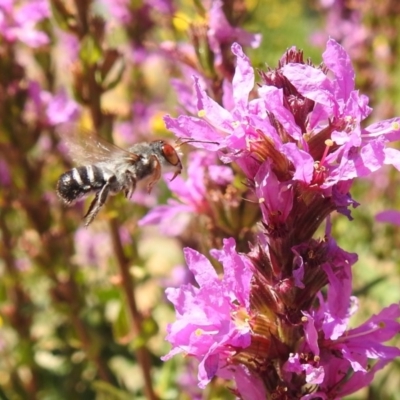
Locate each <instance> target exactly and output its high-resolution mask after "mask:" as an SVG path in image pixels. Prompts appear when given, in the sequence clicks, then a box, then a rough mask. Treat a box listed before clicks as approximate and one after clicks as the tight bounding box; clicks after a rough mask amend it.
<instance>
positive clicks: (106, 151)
mask: <svg viewBox="0 0 400 400" xmlns="http://www.w3.org/2000/svg"><path fill="white" fill-rule="evenodd" d="M57 131H58V134H59V135H60V137H61V141H62V143H63V144H64V145H65V147H66V148H67V152H68V155H69V156H70V157H71V159H72V160H73V161H74V162H75V163H76V164H77V165H89V164H96V163H98V162H103V161H109V160H113V159H118V160H120V161H123V160H126V161H128V162H134V161H137V160H138V159H139V156H138V155H137V154H134V153H131V152H129V151H127V150H124V149H121V147H118V146H116V145H115V144H112V143H110V142H107V141H106V140H105V139H103V138H101V137H100V136H98V135H97V134H96V133H94V132H91V131H85V130H83V129H81V128H78V127H77V126H76V125H75V126H74V125H72V126H71V125H69V124H65V125H63V126H61V127H60V128H58V129H57Z"/></svg>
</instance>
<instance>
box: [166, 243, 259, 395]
mask: <svg viewBox="0 0 400 400" xmlns="http://www.w3.org/2000/svg"><path fill="white" fill-rule="evenodd" d="M212 255H213V256H214V257H215V258H216V259H217V260H218V261H220V262H221V263H222V265H223V268H224V277H223V278H222V279H220V278H219V277H218V275H217V273H216V272H215V270H214V268H213V266H212V265H211V263H210V262H209V261H208V260H207V258H206V257H204V256H203V255H201V254H199V253H198V252H196V251H195V250H192V249H189V248H186V249H185V258H186V262H187V264H188V267H189V269H190V271H191V272H192V273H193V275H194V276H195V279H196V281H197V283H198V285H199V287H195V286H193V285H184V286H181V288H179V289H172V288H171V289H167V292H166V293H167V296H168V299H169V300H170V301H171V302H172V303H173V304H174V306H175V310H176V315H177V320H176V322H174V323H173V324H171V325H169V327H168V335H167V340H168V341H169V342H170V343H171V344H172V346H173V348H172V350H171V351H170V352H169V353H168V354H167V355H166V356H165V357H164V358H163V359H164V360H167V359H169V358H171V357H172V356H174V355H176V354H178V353H185V354H190V355H192V356H194V357H196V358H197V359H198V360H200V364H199V374H198V378H199V382H200V383H199V384H200V386H201V387H204V386H205V385H206V384H207V383H209V382H210V380H211V379H212V378H213V377H214V376H215V375H220V374H223V375H224V376H226V374H227V375H232V371H231V370H230V369H229V368H228V365H229V364H231V363H230V361H229V358H230V356H231V355H233V354H234V353H235V349H238V348H245V347H247V346H248V345H249V344H250V325H249V323H248V320H249V318H251V316H250V315H249V314H248V311H249V288H250V279H251V276H252V273H251V270H250V264H249V261H248V260H247V259H246V258H245V257H243V256H240V255H239V254H237V253H236V251H235V241H234V240H233V239H226V240H225V241H224V247H223V249H222V250H214V251H212ZM232 368H233V369H234V367H232Z"/></svg>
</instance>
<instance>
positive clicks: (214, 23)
mask: <svg viewBox="0 0 400 400" xmlns="http://www.w3.org/2000/svg"><path fill="white" fill-rule="evenodd" d="M210 3H211V6H210V9H209V12H208V16H209V21H208V23H209V29H208V31H207V36H208V41H209V44H210V48H211V50H212V52H213V53H214V57H215V63H216V64H221V63H222V61H223V54H222V53H223V49H224V47H225V46H226V45H228V46H229V45H230V44H231V43H233V42H238V43H239V44H241V45H242V46H250V47H252V48H257V47H258V46H259V45H260V43H261V34H259V33H257V34H252V33H249V32H247V31H245V30H244V29H241V28H238V27H233V26H231V25H230V23H229V22H228V20H227V18H226V16H225V14H224V11H223V2H222V1H221V0H213V1H211V2H210Z"/></svg>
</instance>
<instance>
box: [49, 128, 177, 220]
mask: <svg viewBox="0 0 400 400" xmlns="http://www.w3.org/2000/svg"><path fill="white" fill-rule="evenodd" d="M78 132H79V131H78V130H70V131H69V132H65V133H64V132H60V133H61V134H62V136H63V137H62V140H63V142H64V143H65V144H66V146H67V148H68V151H69V153H70V155H71V157H72V159H73V160H74V161H75V162H76V163H77V164H78V165H79V166H78V167H76V168H73V169H71V170H69V171H67V172H65V173H64V174H62V175H61V176H60V178H59V179H58V182H57V194H58V196H59V197H60V199H61V200H62V201H63V202H64V203H65V204H67V205H72V204H74V203H75V201H77V200H79V199H80V198H82V197H84V196H86V195H88V194H90V193H92V192H93V193H95V197H94V199H93V201H92V202H91V204H90V206H89V209H88V211H87V213H86V214H85V216H84V221H85V226H88V225H89V224H90V223H91V222H92V221H93V220H94V218H95V217H96V215H97V214H98V212H99V211H100V209H101V207H102V206H103V205H104V203H105V202H106V200H107V198H108V196H110V195H115V194H117V193H119V192H123V193H124V194H125V196H126V197H127V198H130V197H131V196H132V194H133V192H134V191H135V189H136V184H137V182H139V181H142V180H147V181H148V184H147V189H148V191H149V192H150V191H151V189H152V188H153V186H154V185H155V184H156V183H157V181H158V180H159V179H160V178H161V173H162V172H163V171H168V170H172V171H174V175H173V177H172V180H173V179H175V178H176V176H177V175H179V174H180V173H181V171H182V163H181V160H180V157H179V154H178V152H177V150H176V149H175V147H173V146H172V145H170V144H168V143H167V142H165V141H163V140H155V141H153V142H143V143H137V144H135V145H134V146H132V147H130V148H128V149H127V150H124V149H122V148H120V147H118V146H116V145H113V144H111V143H109V142H107V141H105V140H104V139H101V138H100V137H98V136H96V135H94V134H88V135H81V134H80V133H78Z"/></svg>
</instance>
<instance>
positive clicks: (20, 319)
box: [0, 209, 39, 399]
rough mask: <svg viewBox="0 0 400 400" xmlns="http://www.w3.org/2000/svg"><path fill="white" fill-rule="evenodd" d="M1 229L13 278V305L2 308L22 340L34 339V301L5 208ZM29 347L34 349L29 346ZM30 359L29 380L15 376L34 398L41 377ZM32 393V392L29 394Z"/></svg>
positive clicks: (0, 252)
mask: <svg viewBox="0 0 400 400" xmlns="http://www.w3.org/2000/svg"><path fill="white" fill-rule="evenodd" d="M0 231H1V237H2V243H1V245H0V258H1V259H3V260H4V264H5V266H6V271H7V274H8V275H9V277H10V278H11V280H12V282H13V283H12V285H10V286H11V287H10V290H9V293H8V294H7V298H9V299H10V300H11V301H12V305H10V307H9V308H8V309H7V310H4V309H3V310H2V312H1V313H2V314H3V315H5V314H6V315H7V314H8V315H7V316H8V318H9V319H10V323H11V325H12V326H13V327H14V329H15V332H17V333H18V335H19V336H20V340H21V342H25V341H28V342H29V341H32V338H31V335H30V333H29V332H30V328H31V324H32V320H31V318H30V317H29V316H27V315H26V311H24V310H26V309H27V307H28V308H29V306H30V307H31V308H32V302H31V299H30V297H29V296H28V294H27V293H26V291H25V290H24V289H23V288H22V286H21V284H20V282H21V278H20V277H19V273H18V269H17V268H16V263H15V259H14V255H13V253H12V250H11V249H12V248H13V246H12V239H11V232H10V230H9V229H8V226H7V223H6V221H5V209H3V212H1V213H0ZM29 349H32V348H31V347H29ZM28 359H30V360H32V363H31V365H25V367H26V368H27V370H28V371H29V375H30V379H29V381H25V380H22V379H21V377H20V376H19V375H18V374H15V375H14V376H13V378H14V379H16V380H17V384H18V386H20V387H21V389H22V390H23V391H24V395H25V396H27V398H29V399H34V398H35V395H34V394H33V393H36V392H37V387H38V384H37V382H38V381H39V379H38V378H39V377H38V374H37V371H36V368H35V364H34V361H33V360H34V357H33V354H30V355H29V358H28ZM29 393H31V394H29Z"/></svg>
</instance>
